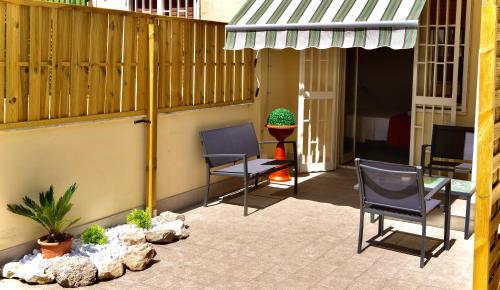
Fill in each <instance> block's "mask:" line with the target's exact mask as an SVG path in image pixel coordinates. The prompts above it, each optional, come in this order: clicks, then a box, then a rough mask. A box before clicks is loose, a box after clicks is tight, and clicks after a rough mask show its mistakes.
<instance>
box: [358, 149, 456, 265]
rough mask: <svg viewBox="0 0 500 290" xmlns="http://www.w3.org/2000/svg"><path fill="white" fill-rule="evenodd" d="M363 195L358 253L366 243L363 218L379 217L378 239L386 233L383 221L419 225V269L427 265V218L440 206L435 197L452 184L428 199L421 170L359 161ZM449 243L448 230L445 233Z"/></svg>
mask: <svg viewBox="0 0 500 290" xmlns="http://www.w3.org/2000/svg"><path fill="white" fill-rule="evenodd" d="M355 163H356V170H357V174H358V182H359V191H360V202H361V204H360V223H359V240H358V253H361V249H362V243H363V225H364V214H365V213H371V214H377V215H379V218H378V222H379V224H378V236H382V235H383V232H384V217H385V216H391V217H395V218H399V219H404V220H410V221H416V222H420V223H421V224H422V237H421V243H420V267H421V268H422V267H424V264H425V238H426V225H427V215H428V214H429V213H430V212H431V211H432V210H433V209H435V208H436V207H438V206H439V204H440V203H441V202H440V201H439V200H437V199H433V198H432V197H433V196H434V195H435V194H436V193H437V192H439V191H440V190H441V189H442V188H443V187H445V186H446V185H447V184H448V183H449V182H450V180H449V179H444V181H443V182H441V183H440V184H439V185H437V186H436V187H435V188H434V189H432V190H431V191H430V192H429V193H428V194H427V195H425V191H424V190H425V189H424V182H423V175H422V169H421V168H420V167H413V166H407V165H399V164H391V163H383V162H378V161H369V160H362V159H359V158H358V159H356V161H355ZM445 240H446V230H445Z"/></svg>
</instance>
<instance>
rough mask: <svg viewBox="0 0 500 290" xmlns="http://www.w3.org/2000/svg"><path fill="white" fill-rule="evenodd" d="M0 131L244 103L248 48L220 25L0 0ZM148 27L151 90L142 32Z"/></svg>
mask: <svg viewBox="0 0 500 290" xmlns="http://www.w3.org/2000/svg"><path fill="white" fill-rule="evenodd" d="M0 19H1V21H3V22H2V23H4V24H5V25H0V129H10V128H18V127H31V126H38V125H48V124H52V123H61V122H68V121H70V122H73V121H81V120H89V119H100V118H114V117H123V116H132V115H142V114H144V113H145V104H146V101H147V98H148V94H149V92H150V91H152V92H153V93H154V94H155V96H154V97H156V98H157V103H158V111H159V112H171V111H177V110H186V109H195V108H203V107H209V106H220V105H227V104H235V103H242V102H250V101H252V100H253V95H254V92H253V90H254V66H253V54H252V52H251V51H225V50H223V46H224V39H225V31H224V23H218V22H210V21H199V20H192V19H182V18H173V17H164V16H152V15H146V14H141V13H133V12H126V11H116V10H107V9H98V8H92V7H85V6H75V5H61V4H53V3H46V2H35V1H20V0H0ZM149 24H154V27H155V29H154V41H155V45H154V47H155V49H154V50H153V51H154V56H155V57H154V68H153V70H152V71H153V72H154V74H152V76H154V78H155V81H154V82H152V83H154V86H155V87H154V88H153V90H150V88H149V78H150V70H149V65H148V41H149V37H148V26H149Z"/></svg>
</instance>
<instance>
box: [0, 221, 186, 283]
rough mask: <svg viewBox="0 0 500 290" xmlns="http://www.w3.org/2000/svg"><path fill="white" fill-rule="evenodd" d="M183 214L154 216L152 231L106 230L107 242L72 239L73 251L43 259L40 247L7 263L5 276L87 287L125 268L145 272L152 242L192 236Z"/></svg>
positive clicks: (128, 226) (152, 253) (129, 227)
mask: <svg viewBox="0 0 500 290" xmlns="http://www.w3.org/2000/svg"><path fill="white" fill-rule="evenodd" d="M184 221H185V218H184V216H183V215H180V214H175V213H172V212H164V213H162V214H160V215H159V216H157V217H154V218H153V219H152V227H151V228H150V229H149V230H146V229H142V228H139V227H137V226H136V225H133V224H124V225H119V226H115V227H112V228H108V229H106V230H105V236H106V237H107V243H105V244H103V245H99V244H85V243H84V242H83V240H82V239H81V237H78V238H76V239H75V240H74V241H73V246H72V250H71V252H70V253H67V254H65V255H64V256H62V257H57V258H52V259H44V258H43V257H42V254H41V252H40V251H39V250H38V249H35V250H33V252H32V253H30V254H27V255H25V256H24V257H23V258H21V259H20V260H19V261H13V262H10V263H7V264H5V265H4V267H3V268H2V277H3V278H8V279H19V280H21V281H23V282H26V283H29V284H50V283H55V282H57V283H59V284H60V285H61V286H63V287H80V286H87V285H91V284H94V283H97V282H99V281H104V280H110V279H116V278H119V277H121V276H123V275H124V274H125V273H126V270H130V271H142V270H144V269H146V268H147V267H148V265H149V264H150V262H151V261H152V259H153V258H154V257H155V256H156V251H155V249H154V248H153V246H152V244H167V243H171V242H175V241H177V240H179V239H185V238H187V237H188V236H189V233H188V231H187V226H186V224H185V222H184Z"/></svg>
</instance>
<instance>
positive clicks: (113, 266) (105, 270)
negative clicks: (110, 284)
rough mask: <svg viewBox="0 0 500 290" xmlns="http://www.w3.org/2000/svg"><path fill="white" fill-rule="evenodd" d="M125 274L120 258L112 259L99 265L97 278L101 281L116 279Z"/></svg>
mask: <svg viewBox="0 0 500 290" xmlns="http://www.w3.org/2000/svg"><path fill="white" fill-rule="evenodd" d="M123 274H125V268H124V267H123V263H122V262H121V261H119V260H111V261H108V262H106V263H104V264H102V265H97V279H99V281H104V280H111V279H116V278H118V277H121V276H123Z"/></svg>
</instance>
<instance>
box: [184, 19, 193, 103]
mask: <svg viewBox="0 0 500 290" xmlns="http://www.w3.org/2000/svg"><path fill="white" fill-rule="evenodd" d="M183 33H184V37H183V39H184V45H183V59H184V73H183V99H184V104H186V105H192V104H193V103H194V95H193V90H194V88H193V70H194V68H193V56H194V27H193V25H192V24H190V23H186V24H185V25H184V29H183Z"/></svg>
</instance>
